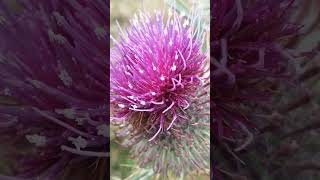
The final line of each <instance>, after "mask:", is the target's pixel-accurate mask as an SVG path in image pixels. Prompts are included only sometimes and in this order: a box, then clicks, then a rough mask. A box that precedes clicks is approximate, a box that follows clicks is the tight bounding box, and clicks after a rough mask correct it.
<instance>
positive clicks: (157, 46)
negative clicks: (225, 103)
mask: <svg viewBox="0 0 320 180" xmlns="http://www.w3.org/2000/svg"><path fill="white" fill-rule="evenodd" d="M169 16H170V13H169ZM190 21H191V20H189V19H188V18H185V19H184V20H183V18H181V17H179V16H177V15H176V14H174V15H172V17H171V18H167V20H166V21H165V20H164V16H163V15H162V14H160V13H156V14H155V16H153V17H152V18H151V17H150V16H149V15H147V14H143V13H141V14H140V15H139V18H138V17H136V18H134V19H133V20H132V21H131V25H130V27H129V28H128V30H127V31H126V32H122V33H123V34H122V33H120V34H119V35H120V38H119V39H120V41H119V42H118V41H116V40H114V42H115V47H114V48H113V49H112V51H111V103H112V105H113V109H114V114H113V116H114V117H113V121H126V120H129V119H130V117H132V116H134V115H135V114H136V113H138V112H148V116H149V117H148V122H146V124H144V127H143V128H146V130H148V131H150V132H152V135H151V136H150V141H152V140H153V139H154V138H156V136H157V135H158V134H159V133H160V132H161V131H167V130H169V129H170V128H171V127H173V126H174V125H175V124H176V123H179V121H184V120H183V117H180V116H179V115H180V113H179V112H180V111H184V110H186V109H188V108H189V106H190V101H191V99H192V98H195V96H196V92H197V90H198V88H199V87H200V85H201V83H203V79H201V77H202V75H203V73H204V71H205V69H204V68H205V59H206V56H205V54H203V53H202V52H201V49H200V48H201V46H202V45H201V44H200V41H199V39H197V37H196V32H195V30H194V29H193V28H194V27H190V24H191V23H192V22H190Z"/></svg>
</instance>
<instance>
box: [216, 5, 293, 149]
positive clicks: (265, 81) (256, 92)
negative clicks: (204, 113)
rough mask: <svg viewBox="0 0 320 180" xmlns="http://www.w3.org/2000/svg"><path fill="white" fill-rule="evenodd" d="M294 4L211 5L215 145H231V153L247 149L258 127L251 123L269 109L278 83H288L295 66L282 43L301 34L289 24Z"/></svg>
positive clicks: (291, 56)
mask: <svg viewBox="0 0 320 180" xmlns="http://www.w3.org/2000/svg"><path fill="white" fill-rule="evenodd" d="M293 3H294V1H293V0H280V1H273V0H266V1H265V0H255V1H245V0H227V1H222V0H212V1H211V5H212V11H211V15H212V27H211V30H212V31H211V33H212V34H211V42H210V44H211V61H212V64H213V65H212V69H213V71H212V73H211V76H212V83H213V84H214V85H215V86H213V89H212V91H213V93H214V96H213V97H212V106H211V108H212V112H213V115H212V116H213V122H211V125H212V127H213V130H214V135H215V142H214V145H218V144H224V145H225V146H228V147H229V146H231V147H229V148H228V151H229V152H230V151H231V152H234V151H241V150H243V149H245V148H246V147H247V146H248V145H249V144H250V142H251V141H252V140H253V138H254V133H253V131H254V130H255V129H256V128H257V126H256V124H255V122H253V121H252V119H250V118H252V117H254V115H255V111H258V110H260V109H261V107H262V106H264V105H266V106H267V104H268V102H270V100H271V98H272V96H273V95H274V94H275V93H274V92H275V91H276V90H277V87H278V85H279V83H280V82H281V81H283V80H286V81H288V82H290V81H291V82H292V79H291V78H292V77H293V76H292V75H293V73H294V68H295V64H296V63H297V62H295V60H294V56H293V55H292V54H291V53H290V52H289V51H288V50H287V49H286V48H285V40H288V39H290V38H292V37H294V36H296V35H297V33H298V29H299V26H297V25H295V24H293V23H290V22H289V21H288V19H289V12H290V11H291V9H292V7H293ZM259 108H260V109H259ZM269 109H271V107H269ZM253 119H254V118H253Z"/></svg>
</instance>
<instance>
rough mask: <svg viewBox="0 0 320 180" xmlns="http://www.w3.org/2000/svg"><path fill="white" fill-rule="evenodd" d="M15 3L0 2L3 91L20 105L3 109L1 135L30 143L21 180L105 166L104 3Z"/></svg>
mask: <svg viewBox="0 0 320 180" xmlns="http://www.w3.org/2000/svg"><path fill="white" fill-rule="evenodd" d="M12 2H13V1H12ZM17 2H19V3H17V4H15V6H13V7H15V9H12V6H8V4H7V3H5V2H4V1H1V2H0V15H1V19H2V20H1V25H0V38H1V43H0V64H1V65H0V77H1V78H0V92H2V93H1V95H3V96H7V97H9V98H10V99H13V100H14V102H16V104H13V105H11V106H9V105H1V106H0V117H1V119H0V134H1V136H0V137H1V139H2V141H3V140H4V139H7V140H8V141H10V142H12V144H14V145H16V146H19V145H18V144H21V143H22V144H24V143H29V144H32V145H33V147H32V148H31V150H30V149H28V148H22V150H21V151H19V152H18V153H19V154H18V156H16V158H17V160H18V163H16V167H15V171H16V173H17V177H24V178H36V177H39V178H42V179H57V177H59V176H62V175H65V171H66V169H70V168H71V167H72V166H73V165H78V164H81V163H82V164H88V165H87V166H89V165H90V163H96V164H97V165H101V164H103V161H105V160H106V157H107V156H108V148H109V147H108V143H109V141H108V136H109V127H108V126H109V122H108V121H107V119H108V116H109V114H108V107H107V105H106V104H107V103H106V102H108V101H109V100H108V96H107V95H106V92H108V82H107V81H106V80H107V79H108V71H107V70H108V68H109V65H108V63H107V62H108V61H107V53H108V48H107V44H106V43H107V40H108V29H109V27H107V26H106V22H107V19H108V17H107V15H108V14H107V12H108V11H107V3H106V2H105V1H103V0H98V1H82V0H73V1H54V0H50V1H17ZM21 139H22V142H21ZM15 155H17V154H15ZM105 168H106V167H105ZM103 172H105V171H103ZM96 176H100V175H98V173H96V174H95V175H94V177H96ZM84 177H85V176H84Z"/></svg>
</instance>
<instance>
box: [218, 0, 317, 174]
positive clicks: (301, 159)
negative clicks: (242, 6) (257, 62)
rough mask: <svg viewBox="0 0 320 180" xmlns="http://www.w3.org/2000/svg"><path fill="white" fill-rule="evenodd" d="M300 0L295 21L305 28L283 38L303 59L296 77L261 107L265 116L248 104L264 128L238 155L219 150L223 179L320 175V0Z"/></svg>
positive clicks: (259, 125)
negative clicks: (290, 36) (294, 35)
mask: <svg viewBox="0 0 320 180" xmlns="http://www.w3.org/2000/svg"><path fill="white" fill-rule="evenodd" d="M257 1H259V0H257ZM257 1H245V2H257ZM243 2H244V1H243ZM261 2H263V1H261ZM270 2H271V1H270ZM294 2H295V4H294V11H293V13H292V14H291V17H292V21H293V22H295V23H296V24H298V25H302V28H301V29H300V30H299V32H300V34H299V35H298V36H296V37H295V38H291V39H289V41H285V42H283V43H284V44H285V46H286V48H288V49H289V53H290V54H293V56H292V57H291V58H294V59H295V61H296V62H297V63H296V64H295V69H296V73H295V76H294V79H293V81H292V83H288V82H283V81H282V82H281V85H280V88H279V89H278V90H277V91H276V92H275V96H274V97H273V98H272V99H273V100H272V101H271V102H270V103H266V104H265V107H261V108H260V109H258V108H256V109H255V111H256V110H257V109H258V113H260V115H259V114H258V113H251V112H253V110H252V108H251V109H248V112H246V113H248V114H250V115H249V117H247V118H248V119H250V120H251V121H252V122H254V123H255V125H256V126H257V129H258V131H257V132H255V133H253V134H254V138H253V139H252V141H251V143H250V145H249V146H247V147H246V148H245V149H243V150H241V151H240V152H237V153H236V155H235V156H232V155H230V153H226V152H225V151H223V150H222V149H223V148H221V147H218V148H217V149H215V150H214V159H215V162H216V164H215V166H216V168H217V169H218V171H217V172H220V175H221V176H220V178H221V179H223V180H228V179H232V180H260V179H261V180H283V179H291V180H318V179H320V173H319V172H320V171H319V170H320V164H319V160H320V143H319V138H320V131H319V129H320V119H319V118H320V109H319V107H320V106H319V105H320V104H319V103H320V81H319V80H320V59H319V58H320V53H319V50H320V9H319V7H320V1H318V0H309V1H301V0H296V1H294ZM274 3H277V1H274ZM217 179H219V178H217ZM219 180H220V179H219Z"/></svg>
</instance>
